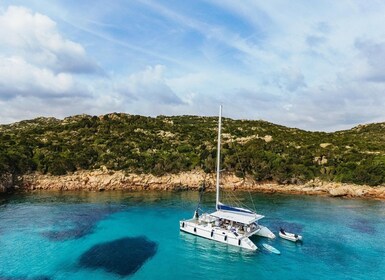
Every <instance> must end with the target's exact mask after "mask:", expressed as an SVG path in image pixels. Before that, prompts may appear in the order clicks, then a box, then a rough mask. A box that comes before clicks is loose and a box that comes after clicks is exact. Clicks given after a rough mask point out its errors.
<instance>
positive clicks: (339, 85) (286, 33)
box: [0, 0, 385, 131]
mask: <svg viewBox="0 0 385 280" xmlns="http://www.w3.org/2000/svg"><path fill="white" fill-rule="evenodd" d="M384 15H385V1H383V0H371V1H364V0H339V1H335V0H322V1H321V0H314V1H308V0H293V1H287V0H271V1H264V0H239V1H233V0H183V1H180V0H153V1H152V0H137V1H133V0H114V1H106V0H82V1H78V0H76V1H74V0H56V1H54V0H22V1H17V0H14V1H7V0H0V124H7V123H12V122H16V121H20V120H24V119H32V118H36V117H40V116H45V117H51V116H52V117H56V118H64V117H67V116H71V115H77V114H90V115H102V114H107V113H112V112H124V113H128V114H140V115H145V116H158V115H169V116H170V115H201V116H215V115H217V114H218V107H219V105H220V104H222V105H223V114H224V116H226V117H230V118H234V119H252V120H259V119H262V120H266V121H269V122H273V123H276V124H281V125H285V126H289V127H297V128H301V129H305V130H312V131H316V130H317V131H336V130H342V129H349V128H352V127H354V126H356V125H358V124H365V123H372V122H384V121H385V108H384V105H385V16H384Z"/></svg>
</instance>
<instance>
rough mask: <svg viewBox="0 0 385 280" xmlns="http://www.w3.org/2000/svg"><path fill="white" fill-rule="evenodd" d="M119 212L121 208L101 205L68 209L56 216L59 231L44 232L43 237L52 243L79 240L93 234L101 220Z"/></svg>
mask: <svg viewBox="0 0 385 280" xmlns="http://www.w3.org/2000/svg"><path fill="white" fill-rule="evenodd" d="M119 210H120V208H119V207H112V206H107V207H101V206H100V205H96V206H94V205H91V206H81V207H79V206H77V207H74V206H72V207H66V208H64V209H62V210H61V212H60V213H58V215H57V216H56V222H55V224H56V226H57V227H58V228H59V229H56V230H51V231H47V232H43V233H42V235H43V236H44V237H46V238H48V239H50V240H52V241H64V240H69V239H78V238H81V237H83V236H86V235H88V234H91V233H92V232H93V231H94V228H95V226H96V224H97V223H98V222H99V221H100V220H103V219H104V218H106V217H107V216H108V215H110V214H113V213H115V212H118V211H119Z"/></svg>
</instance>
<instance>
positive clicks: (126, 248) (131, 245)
mask: <svg viewBox="0 0 385 280" xmlns="http://www.w3.org/2000/svg"><path fill="white" fill-rule="evenodd" d="M156 251H157V244H156V243H155V242H152V241H150V240H148V239H147V238H146V237H143V236H140V237H133V238H122V239H118V240H114V241H111V242H106V243H100V244H97V245H95V246H93V247H92V248H91V249H89V250H88V251H87V252H85V253H83V254H82V255H81V257H80V259H79V265H80V266H81V267H84V268H91V269H97V268H101V269H104V270H105V271H107V272H111V273H115V274H118V275H120V276H128V275H131V274H134V273H135V272H136V271H138V270H139V269H140V268H141V267H142V266H143V264H144V263H145V262H146V261H147V260H148V259H150V258H152V257H153V256H154V255H155V254H156Z"/></svg>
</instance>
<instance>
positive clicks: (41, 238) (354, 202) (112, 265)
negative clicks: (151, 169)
mask: <svg viewBox="0 0 385 280" xmlns="http://www.w3.org/2000/svg"><path fill="white" fill-rule="evenodd" d="M236 196H237V199H239V200H240V201H241V202H243V203H249V205H250V206H253V205H254V206H255V208H256V210H257V211H258V212H259V213H260V214H263V215H265V216H266V217H265V218H264V219H262V220H261V221H260V224H263V225H266V226H268V227H269V228H270V229H271V230H272V231H273V232H274V233H276V234H277V233H278V230H279V228H280V227H283V228H285V229H286V230H287V231H289V232H295V233H298V234H301V235H303V238H304V241H303V243H302V244H295V243H292V242H289V241H286V240H283V239H280V238H279V237H278V238H276V239H275V240H271V241H270V240H267V239H264V238H256V239H255V242H256V244H257V246H258V247H259V250H258V251H256V252H250V251H247V250H244V249H239V248H236V247H231V246H227V245H225V244H222V243H216V242H213V241H209V240H206V239H203V238H199V237H195V236H192V235H189V234H186V233H182V232H180V231H179V220H181V219H183V218H190V217H191V216H192V214H193V211H194V210H195V207H196V205H197V201H198V194H197V193H195V192H175V193H172V192H158V193H155V192H103V193H92V192H84V193H83V192H78V193H76V192H73V193H54V192H34V193H29V194H14V195H2V196H0V279H2V280H5V279H7V280H12V279H14V280H16V279H17V280H20V279H35V280H37V279H40V280H43V279H92V280H97V279H242V280H244V279H269V280H271V279H285V280H288V279H297V280H298V279H360V280H362V279H371V280H373V279H381V280H383V279H385V202H384V201H375V200H359V199H341V198H328V197H316V196H289V195H276V194H274V195H267V194H251V195H250V194H249V193H236ZM251 199H252V202H251V203H250V201H251ZM214 204H215V195H214V193H208V194H205V195H204V197H203V202H202V208H204V209H206V210H208V211H210V210H214V209H213V206H214ZM262 243H268V244H270V245H272V246H274V247H275V248H277V249H278V250H280V251H281V255H275V254H271V253H269V252H268V251H266V250H265V249H263V247H262V246H261V245H262Z"/></svg>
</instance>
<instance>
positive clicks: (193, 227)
mask: <svg viewBox="0 0 385 280" xmlns="http://www.w3.org/2000/svg"><path fill="white" fill-rule="evenodd" d="M180 230H181V231H184V232H187V233H191V234H193V235H196V236H200V237H204V238H207V239H210V240H214V241H218V242H221V243H225V244H228V245H232V246H237V247H241V248H244V249H248V250H252V251H255V250H257V249H258V247H257V246H256V245H255V244H254V243H253V242H252V241H251V240H250V239H249V237H247V236H244V235H238V236H236V234H235V233H234V232H232V231H230V230H226V229H223V228H220V227H211V226H210V225H200V224H197V223H196V222H195V220H186V221H181V222H180Z"/></svg>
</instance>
